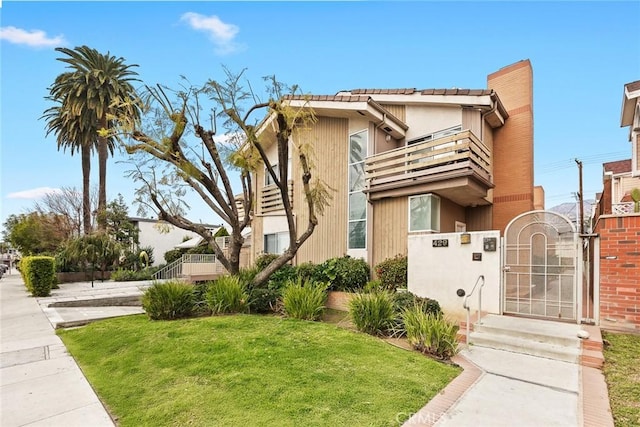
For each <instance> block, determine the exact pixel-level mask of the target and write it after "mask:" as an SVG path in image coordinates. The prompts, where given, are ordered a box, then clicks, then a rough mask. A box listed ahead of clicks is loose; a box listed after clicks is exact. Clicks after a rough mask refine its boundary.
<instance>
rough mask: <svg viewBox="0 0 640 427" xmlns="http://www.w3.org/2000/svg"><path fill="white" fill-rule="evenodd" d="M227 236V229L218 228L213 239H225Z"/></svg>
mask: <svg viewBox="0 0 640 427" xmlns="http://www.w3.org/2000/svg"><path fill="white" fill-rule="evenodd" d="M228 235H229V232H228V231H227V229H226V228H225V227H220V228H219V229H218V231H216V234H214V235H213V237H225V236H228Z"/></svg>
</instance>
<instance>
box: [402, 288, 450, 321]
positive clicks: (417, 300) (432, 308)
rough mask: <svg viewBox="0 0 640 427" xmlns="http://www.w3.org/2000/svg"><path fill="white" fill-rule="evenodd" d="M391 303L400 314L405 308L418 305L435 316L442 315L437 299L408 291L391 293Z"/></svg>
mask: <svg viewBox="0 0 640 427" xmlns="http://www.w3.org/2000/svg"><path fill="white" fill-rule="evenodd" d="M393 304H394V307H395V310H396V312H397V313H398V314H401V313H402V311H403V310H404V309H405V308H411V307H413V306H414V305H419V306H420V307H421V308H422V311H424V312H425V313H431V314H433V315H436V316H440V315H442V309H441V308H440V303H438V301H436V300H434V299H431V298H423V297H419V296H417V295H415V294H413V293H411V292H409V291H404V292H396V293H395V294H393Z"/></svg>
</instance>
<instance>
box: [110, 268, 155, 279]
mask: <svg viewBox="0 0 640 427" xmlns="http://www.w3.org/2000/svg"><path fill="white" fill-rule="evenodd" d="M152 279H153V274H152V272H151V270H149V269H144V270H140V271H134V270H125V269H122V268H119V269H117V270H116V271H113V272H112V273H111V280H113V281H114V282H131V281H134V280H152Z"/></svg>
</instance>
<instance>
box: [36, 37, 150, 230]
mask: <svg viewBox="0 0 640 427" xmlns="http://www.w3.org/2000/svg"><path fill="white" fill-rule="evenodd" d="M56 51H58V52H61V53H63V54H65V55H66V57H62V58H58V60H59V61H62V62H65V63H67V64H68V67H67V68H69V69H70V70H71V71H68V72H65V73H63V74H61V75H60V76H58V78H56V81H55V83H54V84H53V86H52V87H51V88H50V89H49V90H50V94H51V96H50V98H52V99H54V100H55V101H59V102H60V105H59V107H60V108H59V110H58V113H59V114H63V113H66V114H68V120H69V121H70V122H71V123H70V124H69V125H70V126H71V127H73V128H80V129H82V130H83V131H82V132H80V133H81V134H82V136H86V137H87V138H89V139H88V140H85V141H83V143H82V145H81V146H84V145H91V143H94V144H96V149H97V152H98V169H99V186H98V222H99V227H100V228H101V229H104V219H103V217H104V215H101V212H104V210H105V209H106V206H107V189H106V174H107V157H108V156H109V154H111V155H113V150H114V146H115V136H114V135H113V134H111V133H110V132H109V131H110V130H111V129H112V127H113V124H114V121H115V120H117V118H118V117H127V119H128V120H138V119H139V118H140V110H141V107H140V103H139V101H138V96H137V94H136V91H135V88H134V87H133V85H132V84H131V82H133V81H136V80H137V79H136V78H135V76H137V75H138V73H136V72H135V71H133V70H132V68H133V67H137V65H135V64H134V65H126V64H125V63H124V58H122V57H120V58H116V57H115V56H111V55H110V54H109V52H107V53H106V54H101V53H100V52H98V51H97V50H95V49H92V48H90V47H88V46H80V47H76V48H75V49H68V48H64V47H59V48H56ZM65 120H66V119H65ZM78 121H82V124H79V123H77V122H78ZM74 122H76V123H74ZM84 131H87V133H86V134H85V132H84ZM65 133H66V132H65ZM78 142H79V141H70V143H73V144H75V143H78Z"/></svg>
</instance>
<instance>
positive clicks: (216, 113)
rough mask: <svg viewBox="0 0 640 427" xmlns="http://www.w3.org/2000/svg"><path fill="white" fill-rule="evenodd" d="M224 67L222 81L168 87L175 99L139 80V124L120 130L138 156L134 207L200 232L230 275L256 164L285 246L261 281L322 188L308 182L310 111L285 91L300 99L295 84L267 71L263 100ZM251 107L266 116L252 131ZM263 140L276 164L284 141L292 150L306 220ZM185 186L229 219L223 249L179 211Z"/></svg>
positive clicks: (324, 193) (262, 277) (317, 205)
mask: <svg viewBox="0 0 640 427" xmlns="http://www.w3.org/2000/svg"><path fill="white" fill-rule="evenodd" d="M225 72H226V76H225V79H224V80H223V81H218V80H209V81H208V82H207V83H206V84H205V85H204V86H203V87H200V88H197V87H189V88H185V89H184V90H181V91H178V92H175V93H174V94H175V97H176V102H175V103H172V102H171V101H170V99H169V97H168V96H167V92H168V91H169V89H166V88H164V87H162V86H159V85H158V86H156V87H147V91H146V97H145V98H146V100H147V101H148V103H149V106H150V107H151V109H150V114H149V116H147V117H145V119H146V120H143V122H145V123H146V125H147V126H138V125H137V123H134V122H131V123H129V126H128V127H122V128H121V130H123V131H124V132H125V133H126V134H127V135H128V136H130V137H131V138H132V139H133V140H134V142H132V143H130V144H128V145H127V146H126V149H127V152H129V153H130V154H138V155H140V157H138V158H137V161H136V163H135V169H134V170H132V171H131V177H133V178H134V179H135V180H136V181H138V182H140V183H141V184H142V187H141V188H140V189H139V190H138V193H137V194H138V202H139V203H140V204H141V206H143V207H147V208H151V209H152V210H153V211H154V212H156V213H157V215H158V217H159V219H160V220H163V221H166V222H168V223H170V224H173V225H174V226H176V227H179V228H183V229H185V230H189V231H192V232H194V233H196V234H198V235H200V236H201V237H202V238H203V239H204V241H205V242H206V243H207V244H208V245H209V246H210V247H211V248H213V250H214V252H215V254H216V256H217V259H218V260H219V261H220V262H221V263H222V264H223V266H224V267H225V268H226V269H227V271H229V273H231V274H236V273H238V271H239V261H240V250H241V248H242V244H243V242H244V237H243V236H242V232H243V230H244V229H245V228H246V227H247V226H248V225H249V224H250V221H251V216H252V214H253V210H254V206H253V202H254V198H255V195H254V194H253V182H252V177H253V174H254V173H255V172H256V171H257V170H258V168H262V167H263V165H264V167H265V168H266V170H267V173H268V174H269V175H270V176H271V178H272V179H273V181H274V183H275V185H276V186H277V188H278V190H279V193H280V197H281V198H282V204H283V206H284V211H285V215H286V217H287V221H288V231H289V241H290V247H289V248H288V249H287V250H285V251H284V253H283V254H282V255H280V256H279V257H277V258H276V259H274V260H273V261H272V262H271V263H270V264H269V265H268V266H267V267H266V268H265V269H264V270H262V271H261V272H260V273H258V275H256V277H255V279H254V282H253V283H254V284H261V283H264V282H266V281H267V280H268V278H269V276H270V275H271V274H272V273H273V272H274V271H276V270H277V269H278V268H280V267H281V266H282V265H284V264H286V263H287V262H288V261H290V260H291V259H292V258H293V257H294V256H295V254H296V252H297V251H298V249H299V248H300V247H301V245H302V244H303V243H304V242H305V241H306V240H307V239H308V238H309V237H310V236H311V234H312V233H313V231H314V229H315V227H316V225H317V224H318V215H319V214H322V212H323V208H324V207H325V206H326V204H327V203H328V201H329V199H330V194H329V190H328V189H327V187H326V185H325V184H324V183H323V182H321V181H320V180H318V179H315V180H314V181H312V170H313V167H312V163H311V158H312V151H313V142H312V141H310V138H309V137H308V135H307V134H306V131H307V130H309V129H310V127H311V126H312V125H313V124H314V123H315V121H316V118H315V115H314V112H313V110H312V109H311V108H309V106H308V105H306V104H305V105H304V106H302V107H293V106H292V105H291V102H290V100H291V97H296V99H299V100H303V101H304V100H305V97H304V96H302V95H301V94H299V90H298V88H297V87H291V88H289V87H286V86H284V85H283V84H281V83H279V82H278V81H277V80H276V79H275V78H274V77H269V78H266V81H267V82H268V88H267V92H268V94H269V99H268V100H267V101H266V102H257V101H256V96H255V93H254V92H253V91H252V90H251V87H250V85H248V89H247V87H245V86H244V85H243V80H242V75H243V73H239V74H233V73H231V72H229V71H228V70H225ZM285 93H286V94H287V96H285ZM207 102H212V103H213V106H211V109H209V108H208V107H209V106H208V105H205V104H206V103H207ZM202 111H213V114H212V115H211V116H209V117H208V119H207V120H206V122H208V123H209V124H207V123H205V121H203V120H202V117H201V113H202ZM259 111H262V112H265V113H266V115H267V118H266V120H265V121H264V122H263V124H264V126H263V128H262V130H263V131H264V132H260V130H259V129H260V126H259V123H258V122H257V120H253V119H252V116H253V114H254V113H256V112H259ZM217 120H221V121H222V123H223V126H224V130H225V132H224V135H223V136H222V137H220V136H217V135H216V133H217V129H216V128H217V126H216V123H217ZM189 132H193V135H194V136H195V139H196V141H197V142H196V143H193V144H188V143H187V141H186V136H187V135H189ZM267 139H270V140H271V141H275V144H276V146H277V151H278V163H279V164H283V165H284V164H287V162H288V159H289V150H290V145H291V147H292V148H293V152H294V154H295V155H296V156H297V157H298V161H299V164H300V173H301V178H302V180H301V184H302V190H303V193H304V194H305V198H306V201H305V204H306V205H305V206H306V209H307V212H308V215H307V216H308V221H307V223H306V224H304V223H301V224H297V223H296V221H295V218H294V216H293V209H292V204H291V199H290V198H289V193H288V181H289V176H288V173H289V172H288V168H286V167H282V168H275V167H274V165H272V164H271V162H270V161H269V159H268V156H267V154H266V152H265V144H266V143H267ZM225 160H226V163H225ZM226 166H229V167H230V168H231V169H232V170H233V171H235V172H236V173H237V174H238V175H239V178H240V185H241V187H242V192H241V194H240V195H236V194H234V190H233V188H232V185H231V180H230V175H229V172H228V171H227V168H226ZM187 188H188V189H190V190H193V191H195V192H196V193H197V194H198V195H199V196H200V197H201V198H202V200H203V201H204V202H205V203H206V204H207V206H209V207H210V208H211V210H212V211H213V212H214V213H215V214H217V215H218V216H219V217H220V218H221V219H222V220H223V221H224V222H225V223H226V224H228V225H229V227H230V231H229V233H230V247H229V251H228V253H225V252H223V251H222V250H221V248H220V247H219V246H218V245H217V244H216V242H215V238H214V236H213V235H212V234H211V232H210V231H209V230H207V229H206V228H205V227H204V226H203V225H202V224H199V223H197V222H194V221H192V220H189V219H188V218H186V216H185V215H184V212H185V209H184V208H185V205H184V204H183V202H182V200H181V196H182V195H184V194H185V192H186V189H187ZM238 205H240V206H241V208H242V209H241V210H239V209H238ZM298 227H300V228H301V229H300V230H299V229H298Z"/></svg>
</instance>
